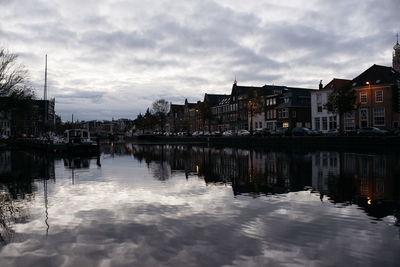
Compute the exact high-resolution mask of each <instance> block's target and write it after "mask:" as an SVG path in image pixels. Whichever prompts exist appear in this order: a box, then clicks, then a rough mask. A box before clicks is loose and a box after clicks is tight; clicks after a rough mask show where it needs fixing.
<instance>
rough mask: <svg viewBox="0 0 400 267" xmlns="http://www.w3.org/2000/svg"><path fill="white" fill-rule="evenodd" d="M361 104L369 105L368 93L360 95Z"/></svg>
mask: <svg viewBox="0 0 400 267" xmlns="http://www.w3.org/2000/svg"><path fill="white" fill-rule="evenodd" d="M360 102H361V104H366V103H367V93H361V94H360Z"/></svg>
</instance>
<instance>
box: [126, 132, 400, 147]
mask: <svg viewBox="0 0 400 267" xmlns="http://www.w3.org/2000/svg"><path fill="white" fill-rule="evenodd" d="M126 141H132V142H137V143H140V144H190V145H211V146H226V147H246V148H284V149H288V148H293V149H296V148H299V149H338V150H346V151H352V150H364V151H365V150H370V149H373V150H400V137H398V136H230V137H225V136H200V137H180V136H155V135H144V136H138V137H130V138H127V139H126Z"/></svg>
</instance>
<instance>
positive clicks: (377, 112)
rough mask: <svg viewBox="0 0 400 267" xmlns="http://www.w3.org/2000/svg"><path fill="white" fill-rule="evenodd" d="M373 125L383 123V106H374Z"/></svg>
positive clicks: (382, 124) (381, 124)
mask: <svg viewBox="0 0 400 267" xmlns="http://www.w3.org/2000/svg"><path fill="white" fill-rule="evenodd" d="M373 114H374V126H384V125H385V108H374V110H373Z"/></svg>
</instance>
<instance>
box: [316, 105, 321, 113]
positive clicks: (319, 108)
mask: <svg viewBox="0 0 400 267" xmlns="http://www.w3.org/2000/svg"><path fill="white" fill-rule="evenodd" d="M317 112H322V104H318V105H317Z"/></svg>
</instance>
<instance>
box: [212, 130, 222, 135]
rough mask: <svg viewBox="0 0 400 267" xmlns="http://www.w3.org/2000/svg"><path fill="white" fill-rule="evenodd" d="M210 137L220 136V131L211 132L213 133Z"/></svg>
mask: <svg viewBox="0 0 400 267" xmlns="http://www.w3.org/2000/svg"><path fill="white" fill-rule="evenodd" d="M211 135H212V136H221V135H222V133H221V132H220V131H213V132H212V133H211Z"/></svg>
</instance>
